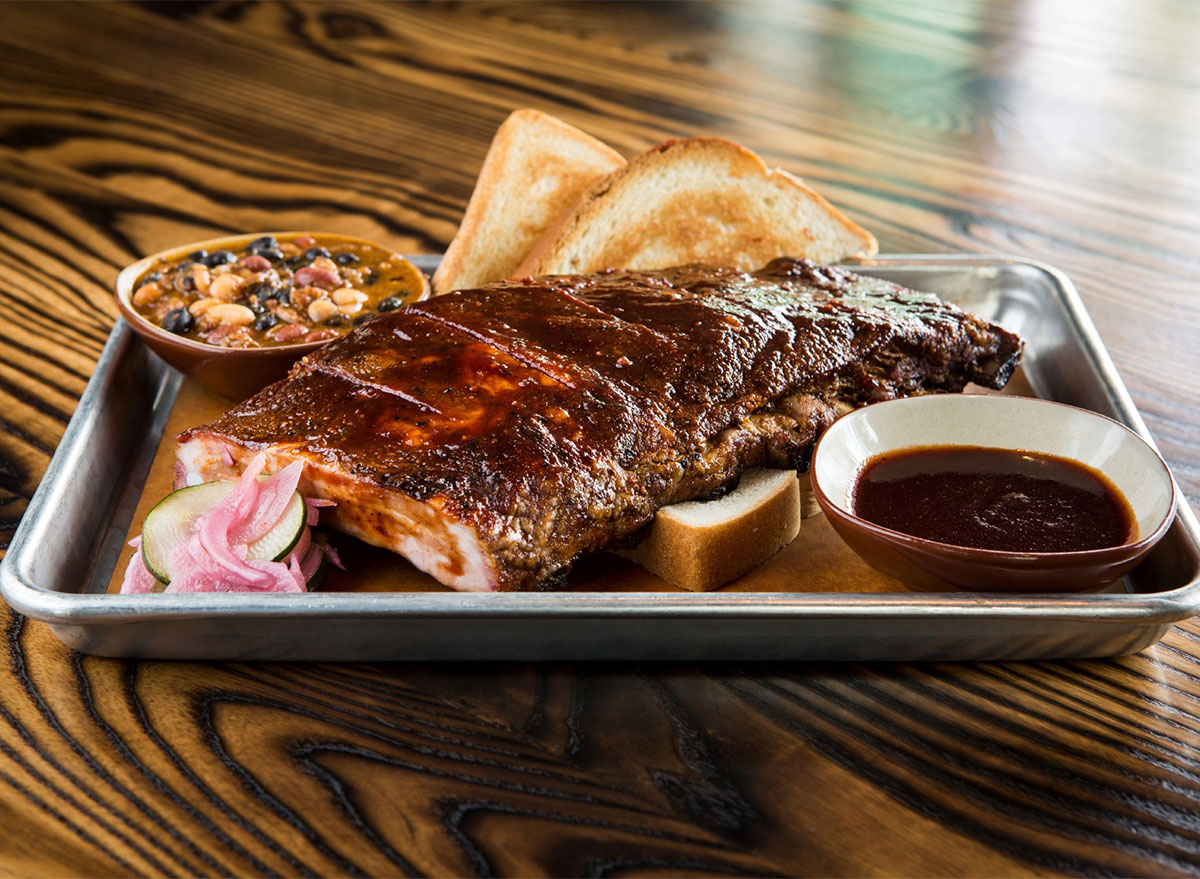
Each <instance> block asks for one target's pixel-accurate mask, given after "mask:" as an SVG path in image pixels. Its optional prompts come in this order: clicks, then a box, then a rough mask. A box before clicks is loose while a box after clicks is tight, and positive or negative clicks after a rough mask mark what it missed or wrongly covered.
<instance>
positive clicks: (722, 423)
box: [177, 259, 1021, 590]
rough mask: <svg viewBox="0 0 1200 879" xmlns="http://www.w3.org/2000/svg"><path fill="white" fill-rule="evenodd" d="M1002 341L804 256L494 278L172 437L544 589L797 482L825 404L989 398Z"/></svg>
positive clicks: (447, 579)
mask: <svg viewBox="0 0 1200 879" xmlns="http://www.w3.org/2000/svg"><path fill="white" fill-rule="evenodd" d="M1020 351H1021V342H1020V340H1019V339H1018V338H1017V337H1016V336H1015V335H1013V334H1012V333H1010V332H1007V331H1006V330H1004V329H1002V328H1000V327H998V326H996V325H995V324H991V323H988V322H987V321H984V320H982V319H980V318H977V317H975V316H972V315H970V314H967V313H965V312H963V311H961V310H959V309H958V308H956V307H954V306H953V305H948V304H946V303H943V302H942V301H940V300H939V299H937V298H936V297H935V296H932V295H929V294H924V293H917V292H913V291H911V290H906V289H904V288H902V287H899V286H897V285H895V284H891V283H888V282H885V281H880V280H876V279H872V278H866V277H862V276H858V275H854V274H851V273H849V272H844V271H841V270H838V269H833V268H829V267H826V266H821V265H817V264H815V263H810V262H806V261H800V262H798V261H794V260H790V259H778V260H775V261H773V262H772V263H770V264H769V265H767V266H766V267H765V268H763V269H762V270H760V271H758V272H754V273H742V272H737V271H732V270H723V269H710V268H703V267H695V266H690V267H682V268H676V269H670V270H665V271H657V272H608V273H603V274H599V275H578V276H570V275H567V276H557V277H546V278H539V279H537V280H535V281H529V282H503V283H498V284H493V285H490V286H487V287H483V288H479V289H476V290H469V291H461V292H458V293H454V294H450V295H447V296H442V297H437V298H434V299H431V300H428V301H425V302H421V303H417V304H415V305H411V306H408V307H406V308H403V309H400V310H398V311H394V312H391V313H388V314H385V315H381V316H379V317H377V318H374V319H372V320H371V321H368V322H366V323H364V324H363V325H362V326H360V327H359V328H358V329H356V330H355V331H354V332H353V333H351V334H349V335H348V336H346V337H345V338H343V339H341V340H339V341H337V342H335V343H333V344H331V345H330V346H329V347H327V348H325V349H323V350H322V351H320V352H318V353H316V354H314V355H310V356H309V357H307V358H305V360H304V361H302V362H301V363H299V364H297V366H296V367H295V369H294V370H293V372H292V374H291V375H290V377H289V378H287V379H286V380H284V381H282V382H279V383H277V384H274V385H271V386H270V387H268V388H266V389H264V390H263V391H261V392H260V393H259V394H257V395H256V396H254V397H252V398H250V399H249V400H247V401H246V402H244V403H242V404H240V405H238V406H237V407H235V408H234V409H232V410H231V411H229V412H228V413H226V414H225V415H223V416H222V417H221V418H219V419H217V420H216V421H214V422H212V423H210V424H207V425H204V426H202V427H197V428H194V429H192V430H189V431H187V432H185V433H184V434H183V435H182V436H181V437H180V439H179V445H178V450H177V454H178V460H179V464H180V471H181V476H183V475H186V477H187V478H188V479H189V481H196V480H197V479H203V480H210V479H215V478H218V477H223V476H230V475H234V474H236V473H237V472H239V470H240V468H241V467H242V465H243V464H244V463H245V462H246V461H247V460H249V458H250V457H252V456H253V455H254V454H255V453H256V452H258V451H263V450H265V451H266V452H267V454H268V468H269V469H272V470H274V469H278V468H280V467H282V466H285V465H286V464H287V463H289V462H290V461H292V460H297V459H298V460H301V461H303V462H304V463H305V475H304V478H303V481H302V484H301V490H302V491H304V492H305V493H308V494H311V495H316V496H320V497H325V498H328V499H330V500H333V501H335V502H336V503H337V506H336V507H334V508H332V509H331V510H329V511H327V516H328V521H329V522H330V524H332V525H334V526H335V527H338V528H340V529H342V530H344V531H347V532H349V533H351V534H355V535H357V536H358V537H360V538H362V539H364V540H366V541H367V542H369V543H373V544H376V545H379V546H383V547H387V548H389V549H392V550H394V551H395V552H398V553H400V554H401V555H404V556H406V557H408V558H409V559H410V560H411V561H412V562H413V563H414V564H416V565H417V567H419V568H421V569H422V570H424V571H427V572H428V573H430V574H432V575H433V576H434V577H436V578H437V579H438V580H439V581H441V582H442V583H445V584H447V585H449V586H452V587H454V588H457V589H469V590H488V589H529V588H546V587H549V586H553V585H554V584H556V583H557V582H558V580H559V578H560V577H559V575H561V574H563V573H565V572H566V571H567V570H569V568H570V565H571V563H572V561H573V560H574V559H575V558H576V557H578V556H579V555H581V554H583V553H588V552H592V551H594V550H597V549H600V548H602V547H605V546H614V545H619V544H620V543H621V542H622V541H623V540H627V539H628V538H630V536H631V535H633V534H635V532H637V531H638V529H640V528H641V527H642V526H643V525H645V524H646V523H647V522H649V521H650V520H651V519H652V518H653V516H654V513H655V511H656V510H657V509H658V508H659V507H662V506H664V505H666V504H670V503H675V502H678V501H682V500H687V499H690V498H695V497H702V496H705V495H708V494H710V493H712V492H714V491H715V490H717V489H719V488H720V487H721V486H723V485H726V484H728V483H730V482H731V481H733V480H736V478H737V477H738V474H740V472H741V471H742V469H743V468H745V467H749V466H761V465H765V466H776V467H786V466H796V467H800V468H801V469H803V468H805V467H807V461H808V456H809V454H810V453H811V449H812V446H813V443H814V442H815V440H816V439H817V437H818V436H819V434H820V433H821V431H822V430H824V428H825V427H826V426H827V425H828V424H829V423H830V422H831V421H832V419H833V417H834V413H835V407H836V405H837V404H838V403H847V404H850V405H853V406H857V405H862V404H865V403H870V402H874V401H878V400H884V399H889V398H892V397H900V396H907V395H911V394H918V393H927V392H935V391H959V390H961V389H962V388H963V386H964V385H966V384H967V383H968V382H977V383H980V384H984V385H988V386H991V387H1000V386H1002V385H1003V384H1004V383H1005V382H1006V381H1007V379H1008V377H1009V375H1010V374H1011V373H1012V370H1013V369H1014V368H1015V366H1016V363H1017V360H1018V358H1019V356H1020Z"/></svg>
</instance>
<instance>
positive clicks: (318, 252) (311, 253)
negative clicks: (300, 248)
mask: <svg viewBox="0 0 1200 879" xmlns="http://www.w3.org/2000/svg"><path fill="white" fill-rule="evenodd" d="M319 256H323V257H325V258H326V259H328V258H329V251H328V250H326V249H325V248H324V247H310V248H309V249H308V250H306V251H304V258H305V259H306V260H308V261H309V262H312V261H313V260H314V259H316V258H317V257H319Z"/></svg>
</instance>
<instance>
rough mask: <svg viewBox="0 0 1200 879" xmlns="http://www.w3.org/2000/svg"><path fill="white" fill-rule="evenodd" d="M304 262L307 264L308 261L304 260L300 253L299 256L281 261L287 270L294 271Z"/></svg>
mask: <svg viewBox="0 0 1200 879" xmlns="http://www.w3.org/2000/svg"><path fill="white" fill-rule="evenodd" d="M306 262H308V260H306V259H305V258H304V254H302V253H300V254H297V255H296V256H289V257H288V258H287V259H285V260H284V261H283V264H284V265H285V266H287V267H288V268H289V269H294V268H296V267H297V266H302V265H304V264H305V263H306Z"/></svg>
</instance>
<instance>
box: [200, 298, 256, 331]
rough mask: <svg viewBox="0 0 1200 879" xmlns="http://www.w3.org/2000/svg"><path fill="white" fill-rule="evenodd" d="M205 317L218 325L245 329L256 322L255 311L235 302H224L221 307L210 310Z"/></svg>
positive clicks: (217, 306) (215, 306) (216, 306)
mask: <svg viewBox="0 0 1200 879" xmlns="http://www.w3.org/2000/svg"><path fill="white" fill-rule="evenodd" d="M205 316H206V317H208V318H210V319H212V320H215V321H217V322H218V323H223V324H230V325H232V326H235V327H244V326H245V325H246V324H248V323H252V322H253V321H254V312H253V311H251V310H250V309H248V308H247V307H246V306H244V305H237V304H236V303H233V302H222V303H220V304H219V305H214V306H213V307H212V308H210V309H209V310H208V313H207V314H206V315H205Z"/></svg>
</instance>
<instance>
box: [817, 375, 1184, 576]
mask: <svg viewBox="0 0 1200 879" xmlns="http://www.w3.org/2000/svg"><path fill="white" fill-rule="evenodd" d="M937 446H973V447H980V448H984V449H1004V450H1010V451H1013V450H1015V451H1023V452H1030V453H1035V454H1040V455H1049V456H1054V457H1056V458H1062V459H1066V460H1067V461H1070V462H1076V463H1078V464H1082V465H1084V467H1085V468H1086V469H1091V470H1093V471H1098V472H1099V473H1100V474H1102V475H1103V476H1104V477H1105V480H1106V481H1107V482H1108V483H1109V484H1110V485H1111V487H1112V488H1114V489H1116V491H1117V492H1118V493H1119V494H1120V496H1121V497H1123V499H1124V502H1125V503H1127V504H1128V514H1129V515H1130V517H1131V518H1132V520H1133V527H1132V528H1131V529H1130V531H1131V533H1130V534H1129V536H1128V538H1127V539H1126V540H1125V541H1124V542H1123V543H1120V544H1118V545H1114V546H1106V547H1102V548H1098V549H1085V550H1078V551H1068V552H1020V551H1010V550H997V549H979V548H975V547H971V546H958V545H955V544H952V543H942V542H939V541H936V540H929V539H925V538H921V537H915V536H913V535H911V534H906V533H903V532H902V531H897V530H892V529H891V528H885V527H883V526H881V525H878V524H875V523H874V522H871V521H868V520H867V519H865V518H862V517H861V516H859V515H856V514H855V512H854V511H853V500H854V493H855V488H856V486H857V485H858V482H859V479H860V476H861V474H862V472H863V470H864V469H865V468H867V467H868V465H870V464H871V462H872V461H875V460H877V459H878V458H879V456H881V455H886V454H892V453H897V452H901V451H903V450H907V449H913V448H918V447H937ZM812 484H813V493H814V495H815V497H816V500H817V503H818V504H819V505H820V507H821V509H822V510H823V511H824V513H825V514H826V516H827V517H828V519H829V522H830V524H831V525H833V527H834V530H835V531H837V533H838V534H839V535H840V536H841V538H842V539H843V540H844V541H845V542H846V543H847V544H848V545H849V546H850V548H851V549H853V550H854V551H855V552H856V553H858V554H859V555H860V556H861V557H862V558H863V560H864V561H866V562H867V563H868V564H869V565H871V566H872V567H873V568H875V569H876V570H879V571H881V572H882V573H884V574H887V575H889V576H891V577H894V578H896V579H897V580H900V581H901V582H902V583H904V584H905V585H907V586H909V587H911V588H914V589H920V590H934V591H939V590H968V591H978V592H1080V591H1085V590H1091V589H1098V588H1101V587H1104V586H1106V585H1108V584H1110V583H1112V582H1114V581H1115V580H1118V579H1120V578H1121V577H1122V576H1124V575H1125V574H1126V573H1128V572H1129V570H1130V569H1132V568H1133V567H1134V566H1135V565H1136V564H1137V563H1138V562H1139V561H1140V560H1141V559H1142V558H1143V557H1144V556H1145V555H1146V554H1147V553H1148V552H1149V551H1150V550H1151V549H1152V548H1153V546H1154V545H1155V544H1156V543H1157V542H1158V541H1159V540H1160V539H1161V538H1162V536H1163V535H1164V534H1165V533H1166V532H1167V529H1168V528H1169V527H1170V525H1171V522H1172V521H1173V519H1174V517H1175V506H1176V490H1175V483H1174V480H1173V479H1172V478H1171V473H1170V471H1169V470H1168V469H1167V465H1166V464H1165V463H1164V462H1163V460H1162V458H1161V457H1160V456H1159V454H1158V453H1157V452H1156V451H1155V450H1154V449H1153V448H1152V447H1151V446H1150V445H1149V444H1148V443H1146V442H1145V441H1144V440H1143V439H1142V438H1141V437H1139V436H1138V435H1137V434H1136V433H1134V432H1133V431H1131V430H1129V429H1128V428H1127V427H1125V426H1124V425H1121V424H1119V423H1117V422H1116V421H1113V420H1111V419H1109V418H1105V417H1104V416H1102V415H1097V414H1096V413H1094V412H1089V411H1087V410H1084V409H1077V408H1075V407H1073V406H1067V405H1064V404H1061V403H1052V402H1049V401H1046V400H1036V399H1031V398H1028V397H1008V396H997V395H990V394H989V395H946V396H927V397H914V398H910V399H906V400H892V401H889V402H886V403H876V404H875V405H872V406H867V407H865V408H863V409H858V410H855V411H854V412H851V413H850V414H848V415H845V416H843V417H842V418H840V419H838V421H837V422H835V423H834V425H833V426H832V427H830V428H829V430H827V431H826V432H825V434H824V435H823V436H822V437H821V440H820V441H819V442H818V443H817V447H816V450H815V451H814V453H813V461H812Z"/></svg>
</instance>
